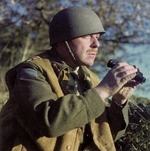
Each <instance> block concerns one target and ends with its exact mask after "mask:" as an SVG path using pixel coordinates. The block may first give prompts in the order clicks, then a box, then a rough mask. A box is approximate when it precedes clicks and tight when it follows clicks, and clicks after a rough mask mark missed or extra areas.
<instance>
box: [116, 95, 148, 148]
mask: <svg viewBox="0 0 150 151" xmlns="http://www.w3.org/2000/svg"><path fill="white" fill-rule="evenodd" d="M140 100H142V102H147V103H146V104H143V103H141V102H140V103H138V104H137V105H133V103H130V118H129V125H128V128H127V131H126V133H125V136H124V137H122V138H120V139H119V140H118V141H117V142H116V147H117V151H149V150H150V103H148V102H149V101H150V100H148V99H143V98H140ZM137 102H138V101H137Z"/></svg>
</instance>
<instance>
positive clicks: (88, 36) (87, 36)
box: [83, 35, 91, 38]
mask: <svg viewBox="0 0 150 151" xmlns="http://www.w3.org/2000/svg"><path fill="white" fill-rule="evenodd" d="M83 38H91V36H90V35H86V36H83Z"/></svg>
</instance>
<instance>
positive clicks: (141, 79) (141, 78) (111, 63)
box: [107, 60, 146, 84]
mask: <svg viewBox="0 0 150 151" xmlns="http://www.w3.org/2000/svg"><path fill="white" fill-rule="evenodd" d="M117 63H118V61H116V60H109V61H108V63H107V67H109V68H112V67H113V66H115V65H116V64H117ZM133 80H135V81H137V82H139V83H141V84H143V83H144V82H145V81H146V78H145V77H144V76H143V73H141V72H140V71H138V72H137V73H136V76H135V77H134V78H133Z"/></svg>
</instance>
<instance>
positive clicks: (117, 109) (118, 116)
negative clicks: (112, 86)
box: [107, 101, 129, 140]
mask: <svg viewBox="0 0 150 151" xmlns="http://www.w3.org/2000/svg"><path fill="white" fill-rule="evenodd" d="M128 108H129V107H128V103H126V105H125V106H124V107H121V106H119V105H117V104H116V103H115V102H113V101H112V103H111V106H110V107H109V108H108V109H107V116H108V121H109V124H110V129H111V132H112V136H113V139H114V140H117V139H119V138H120V137H122V136H123V135H124V133H125V130H126V128H127V126H128V123H129V116H128Z"/></svg>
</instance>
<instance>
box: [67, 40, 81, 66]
mask: <svg viewBox="0 0 150 151" xmlns="http://www.w3.org/2000/svg"><path fill="white" fill-rule="evenodd" d="M65 45H66V47H67V50H68V53H69V55H70V57H71V58H72V61H73V63H74V64H76V65H77V66H80V63H79V62H78V61H77V60H76V58H75V56H74V54H73V53H72V50H71V48H70V46H69V44H68V42H67V41H65Z"/></svg>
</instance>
